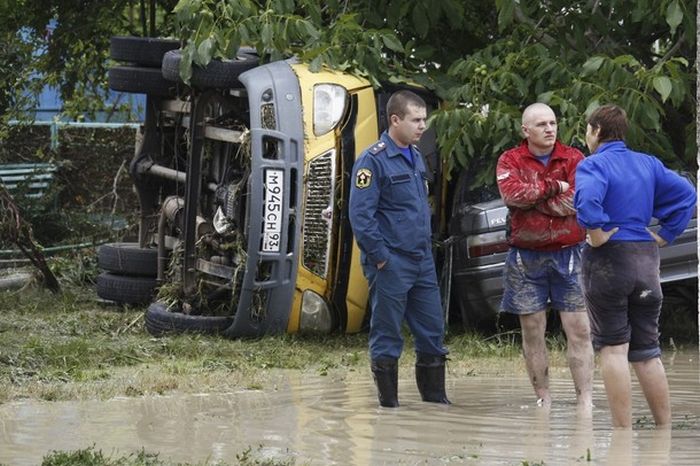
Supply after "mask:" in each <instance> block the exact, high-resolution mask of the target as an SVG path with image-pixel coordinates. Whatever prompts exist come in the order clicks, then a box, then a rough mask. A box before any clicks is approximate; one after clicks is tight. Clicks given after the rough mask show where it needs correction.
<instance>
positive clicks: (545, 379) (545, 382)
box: [520, 312, 552, 407]
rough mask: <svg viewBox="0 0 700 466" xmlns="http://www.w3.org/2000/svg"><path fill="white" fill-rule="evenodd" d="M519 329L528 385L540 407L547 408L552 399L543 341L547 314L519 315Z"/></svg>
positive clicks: (545, 349)
mask: <svg viewBox="0 0 700 466" xmlns="http://www.w3.org/2000/svg"><path fill="white" fill-rule="evenodd" d="M520 328H521V330H522V334H523V356H525V366H526V367H527V373H528V375H529V376H530V383H532V388H534V389H535V395H536V396H537V398H538V399H540V400H542V405H543V406H546V407H548V406H550V405H551V404H552V397H551V395H550V394H549V362H548V358H547V345H546V343H545V340H544V332H545V329H546V328H547V313H546V312H536V313H534V314H524V315H521V316H520Z"/></svg>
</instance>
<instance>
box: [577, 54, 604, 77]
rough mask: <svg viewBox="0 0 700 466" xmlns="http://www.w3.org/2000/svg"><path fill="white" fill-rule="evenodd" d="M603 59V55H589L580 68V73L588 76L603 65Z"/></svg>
mask: <svg viewBox="0 0 700 466" xmlns="http://www.w3.org/2000/svg"><path fill="white" fill-rule="evenodd" d="M604 61H605V57H601V56H596V57H591V58H589V59H588V60H586V63H584V64H583V66H582V67H581V68H582V73H581V74H582V75H584V76H588V75H591V74H593V73H595V72H596V71H598V70H599V69H600V67H601V66H602V65H603V62H604Z"/></svg>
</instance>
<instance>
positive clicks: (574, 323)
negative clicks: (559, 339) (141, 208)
mask: <svg viewBox="0 0 700 466" xmlns="http://www.w3.org/2000/svg"><path fill="white" fill-rule="evenodd" d="M559 316H560V317H561V324H562V327H563V328H564V332H565V333H566V340H567V344H566V357H567V360H568V361H569V369H570V370H571V377H572V378H573V379H574V388H575V389H576V400H577V401H578V406H579V408H581V409H583V410H588V411H591V410H592V407H593V345H592V344H591V327H590V323H589V322H588V314H587V313H586V312H585V311H583V312H560V313H559Z"/></svg>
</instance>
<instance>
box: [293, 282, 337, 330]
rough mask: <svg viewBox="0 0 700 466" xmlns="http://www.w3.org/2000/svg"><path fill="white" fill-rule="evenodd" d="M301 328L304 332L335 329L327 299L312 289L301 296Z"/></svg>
mask: <svg viewBox="0 0 700 466" xmlns="http://www.w3.org/2000/svg"><path fill="white" fill-rule="evenodd" d="M299 329H300V330H301V331H302V332H323V333H330V331H331V330H332V329H333V316H332V315H331V309H330V308H329V307H328V304H327V303H326V300H325V299H323V297H321V296H320V295H319V294H317V293H314V292H313V291H311V290H306V291H304V294H303V295H302V296H301V318H300V321H299Z"/></svg>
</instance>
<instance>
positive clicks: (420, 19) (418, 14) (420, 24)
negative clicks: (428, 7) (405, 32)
mask: <svg viewBox="0 0 700 466" xmlns="http://www.w3.org/2000/svg"><path fill="white" fill-rule="evenodd" d="M419 5H421V4H420V3H418V4H417V6H416V7H415V8H413V16H412V18H413V27H414V28H415V29H416V33H418V35H419V36H420V37H425V36H426V35H427V34H428V28H429V26H430V25H429V24H428V16H427V15H426V14H425V12H424V11H421V10H422V8H418V6H419Z"/></svg>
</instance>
